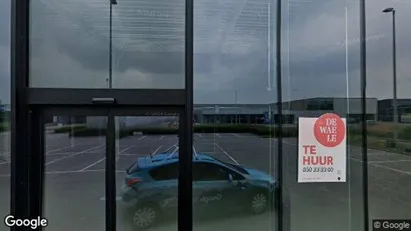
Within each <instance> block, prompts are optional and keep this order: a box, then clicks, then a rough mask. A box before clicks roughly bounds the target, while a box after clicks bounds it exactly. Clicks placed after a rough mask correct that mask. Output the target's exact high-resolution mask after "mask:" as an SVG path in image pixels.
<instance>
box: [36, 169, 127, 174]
mask: <svg viewBox="0 0 411 231" xmlns="http://www.w3.org/2000/svg"><path fill="white" fill-rule="evenodd" d="M104 171H106V170H105V169H89V170H85V171H52V172H45V173H44V174H47V175H53V174H68V173H87V172H104ZM125 172H126V171H125V170H116V173H125Z"/></svg>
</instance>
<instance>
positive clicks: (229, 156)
mask: <svg viewBox="0 0 411 231" xmlns="http://www.w3.org/2000/svg"><path fill="white" fill-rule="evenodd" d="M214 145H216V146H217V148H219V149H220V150H221V151H222V152H223V153H224V154H226V155H227V156H228V158H230V159H231V160H232V161H234V162H235V163H236V164H239V163H238V162H237V161H236V160H235V159H234V158H233V157H232V156H231V155H230V154H228V153H227V152H226V151H225V150H224V149H223V148H221V147H220V145H218V144H217V143H214Z"/></svg>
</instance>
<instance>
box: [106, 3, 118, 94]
mask: <svg viewBox="0 0 411 231" xmlns="http://www.w3.org/2000/svg"><path fill="white" fill-rule="evenodd" d="M113 5H117V0H110V28H109V30H110V35H109V49H110V50H109V64H108V67H109V68H108V88H112V87H113V57H112V56H113V52H112V51H113Z"/></svg>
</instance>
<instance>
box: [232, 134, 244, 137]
mask: <svg viewBox="0 0 411 231" xmlns="http://www.w3.org/2000/svg"><path fill="white" fill-rule="evenodd" d="M232 134H233V135H235V136H236V137H242V136H240V135H238V134H235V133H232Z"/></svg>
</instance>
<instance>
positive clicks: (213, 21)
mask: <svg viewBox="0 0 411 231" xmlns="http://www.w3.org/2000/svg"><path fill="white" fill-rule="evenodd" d="M275 9H276V4H275V2H274V1H265V0H263V1H217V2H215V4H212V5H211V4H208V3H206V2H201V1H200V2H195V12H194V14H195V21H194V28H195V31H196V33H195V34H194V44H195V47H194V67H195V72H194V110H195V114H196V119H197V120H196V122H197V123H195V124H194V139H195V141H194V146H193V152H194V160H193V210H194V211H193V217H194V227H193V230H216V231H217V230H253V229H258V230H274V229H275V225H276V221H275V220H276V215H275V214H276V211H275V204H276V200H275V199H276V193H277V192H276V189H277V188H276V187H277V184H276V182H277V180H278V179H277V178H276V176H275V163H274V161H273V160H274V159H275V158H276V152H275V145H276V143H275V141H274V140H273V139H271V138H270V134H271V133H272V132H273V128H272V125H270V124H267V123H269V122H270V120H271V117H273V116H272V115H274V114H275V103H276V91H275V76H274V74H273V73H274V71H275V58H274V54H275V47H274V46H275V43H274V41H275ZM258 131H261V133H258Z"/></svg>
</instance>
